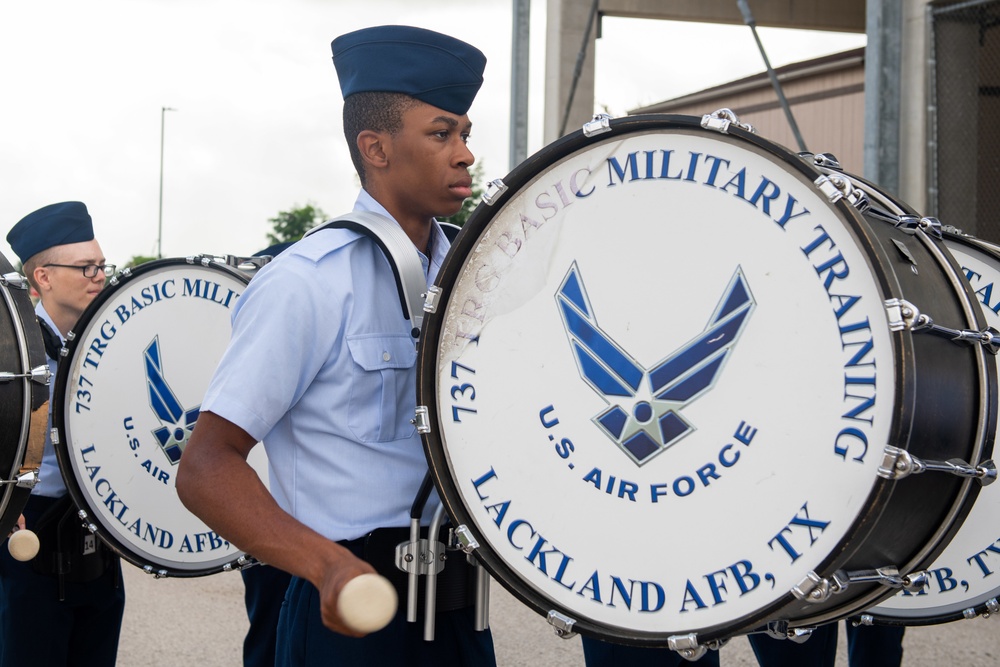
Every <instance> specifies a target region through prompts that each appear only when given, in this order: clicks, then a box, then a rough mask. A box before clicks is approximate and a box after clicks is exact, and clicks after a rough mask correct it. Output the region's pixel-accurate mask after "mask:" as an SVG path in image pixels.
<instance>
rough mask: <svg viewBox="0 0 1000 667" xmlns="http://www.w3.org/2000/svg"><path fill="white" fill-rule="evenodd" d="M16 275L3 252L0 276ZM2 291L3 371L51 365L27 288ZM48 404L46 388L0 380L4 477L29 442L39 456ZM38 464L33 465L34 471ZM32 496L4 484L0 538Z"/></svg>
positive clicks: (12, 474)
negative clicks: (3, 294)
mask: <svg viewBox="0 0 1000 667" xmlns="http://www.w3.org/2000/svg"><path fill="white" fill-rule="evenodd" d="M13 273H15V272H14V267H13V266H12V265H11V264H10V262H9V261H8V260H7V258H6V257H4V256H3V255H2V254H0V275H4V276H6V275H8V274H13ZM0 289H3V290H4V292H5V298H4V299H3V301H4V302H5V304H6V308H5V314H6V316H5V317H3V318H0V337H2V338H3V344H2V345H0V370H3V371H7V372H13V373H17V374H22V373H29V372H30V371H31V369H32V368H37V367H40V366H47V359H46V356H45V347H44V344H43V342H42V334H41V332H40V331H39V328H38V321H37V320H36V318H35V311H34V308H33V307H32V304H31V299H30V298H29V297H28V293H27V290H25V289H20V288H18V287H14V286H12V285H7V284H4V285H2V286H0ZM24 359H27V361H28V363H27V365H25V363H24ZM48 402H49V387H48V386H47V385H42V384H39V383H37V382H30V381H28V380H23V379H17V380H12V381H10V382H0V423H2V424H3V428H0V479H4V480H10V479H12V478H14V477H16V476H17V474H18V471H19V470H20V468H21V466H22V464H24V463H26V461H25V456H26V454H27V445H28V443H29V441H30V442H34V441H36V440H37V441H38V442H37V443H36V446H37V447H38V448H39V449H38V451H39V453H40V452H41V449H40V447H41V446H42V443H43V442H44V439H45V424H46V421H47V417H48ZM26 414H27V415H28V419H27V422H26V420H25V415H26ZM32 416H33V417H32ZM39 463H40V461H37V462H34V464H33V465H34V467H36V468H37V465H38V464H39ZM30 494H31V489H28V488H23V487H18V486H16V485H14V484H5V485H3V486H0V539H6V537H7V533H8V532H10V530H11V528H12V527H13V526H14V524H15V523H16V522H17V519H18V516H19V515H20V514H21V510H22V509H23V508H24V505H25V503H27V502H28V496H29V495H30Z"/></svg>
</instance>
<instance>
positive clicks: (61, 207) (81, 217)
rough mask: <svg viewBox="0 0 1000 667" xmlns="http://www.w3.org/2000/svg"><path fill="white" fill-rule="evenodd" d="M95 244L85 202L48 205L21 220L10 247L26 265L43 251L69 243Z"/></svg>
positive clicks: (9, 235)
mask: <svg viewBox="0 0 1000 667" xmlns="http://www.w3.org/2000/svg"><path fill="white" fill-rule="evenodd" d="M93 240H94V224H93V221H91V219H90V213H88V212H87V207H86V206H85V205H84V204H83V202H78V201H65V202H61V203H59V204H49V205H48V206H43V207H42V208H40V209H38V210H37V211H34V212H33V213H29V214H28V215H26V216H24V217H23V218H21V220H20V221H18V223H17V224H16V225H14V226H13V227H12V228H11V230H10V231H9V232H7V243H9V244H10V247H11V248H12V249H13V250H14V252H15V253H16V254H17V256H18V258H20V260H21V263H22V264H24V263H25V262H26V261H28V259H30V258H31V257H34V256H35V255H37V254H38V253H40V252H41V251H43V250H48V249H49V248H52V247H55V246H57V245H66V244H68V243H82V242H84V241H93Z"/></svg>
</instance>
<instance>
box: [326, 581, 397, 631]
mask: <svg viewBox="0 0 1000 667" xmlns="http://www.w3.org/2000/svg"><path fill="white" fill-rule="evenodd" d="M398 604H399V600H398V597H397V595H396V589H395V588H393V586H392V584H391V583H389V580H388V579H386V578H385V577H383V576H382V575H380V574H373V573H370V572H369V573H365V574H359V575H358V576H356V577H354V578H353V579H351V580H350V581H348V582H347V583H346V584H344V587H343V588H341V589H340V596H339V597H338V598H337V613H338V614H340V618H341V620H343V621H344V625H346V626H347V627H349V628H350V629H351V630H354V631H355V632H361V633H364V634H368V633H371V632H375V631H377V630H381V629H382V628H384V627H385V626H387V625H388V624H389V621H391V620H392V618H393V616H395V615H396V607H397V605H398Z"/></svg>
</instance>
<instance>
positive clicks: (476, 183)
mask: <svg viewBox="0 0 1000 667" xmlns="http://www.w3.org/2000/svg"><path fill="white" fill-rule="evenodd" d="M469 174H470V175H471V176H472V196H471V197H469V198H468V199H466V200H465V201H464V202H462V208H461V209H460V210H459V211H458V213H456V214H455V215H453V216H451V217H448V218H439V220H441V222H450V223H451V224H453V225H457V226H459V227H462V226H463V225H465V223H466V221H468V219H469V216H470V215H472V212H473V211H475V210H476V207H477V206H479V202H480V201H482V199H483V193H484V192H486V188H485V187H484V186H483V163H482V162H477V163H476V164H474V165H472V169H471V170H470V171H469Z"/></svg>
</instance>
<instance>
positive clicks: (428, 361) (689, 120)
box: [417, 114, 915, 645]
mask: <svg viewBox="0 0 1000 667" xmlns="http://www.w3.org/2000/svg"><path fill="white" fill-rule="evenodd" d="M610 126H611V128H612V129H613V130H614V132H613V133H609V134H606V135H598V136H596V137H593V138H587V137H585V136H584V133H583V132H582V131H581V130H578V131H576V132H574V133H572V134H570V135H567V136H565V137H563V138H561V139H559V140H557V141H556V142H554V143H552V144H550V145H549V146H546V147H545V148H543V149H542V150H540V151H539V152H537V153H535V154H534V155H533V156H531V157H530V158H528V160H526V161H525V162H523V163H522V164H520V165H519V166H518V167H516V168H515V169H514V170H513V171H512V172H511V173H510V174H509V175H508V176H507V177H505V178H504V179H503V181H504V184H505V185H507V189H506V190H505V191H504V192H503V193H502V194H500V195H499V196H498V197H497V198H496V199H495V201H494V202H493V204H492V205H491V206H489V207H487V205H486V204H480V205H479V207H477V209H476V211H474V212H473V215H472V216H471V217H470V219H469V221H467V223H466V225H465V226H464V227H463V229H462V231H461V233H460V234H459V235H458V237H457V238H456V240H455V242H454V243H453V244H452V247H451V249H450V250H449V253H448V256H447V258H446V260H445V262H444V264H443V265H442V267H441V270H440V272H439V273H438V278H437V285H439V286H440V285H452V284H454V283H455V281H456V279H457V277H458V275H459V272H460V271H461V269H462V264H463V262H464V258H465V257H467V256H468V254H469V253H470V251H471V250H472V249H473V248H474V247H475V245H476V243H477V241H478V239H479V238H480V237H481V235H482V234H483V233H484V232H485V230H486V229H487V227H488V226H489V224H490V222H491V221H492V219H493V217H494V215H493V214H492V213H490V212H488V211H490V210H493V211H499V210H500V209H502V208H503V206H504V205H505V204H506V203H507V202H508V201H509V200H510V199H511V198H512V197H513V196H514V195H515V194H517V193H519V192H520V191H521V189H522V188H523V187H525V186H526V185H527V184H528V183H529V182H530V181H531V180H532V179H533V178H534V177H535V176H536V175H537V173H538V170H537V167H546V166H551V165H553V164H555V163H556V162H558V161H559V160H562V159H564V158H566V157H568V156H569V155H571V154H573V153H575V152H577V151H582V150H585V149H587V148H588V147H589V146H591V145H592V144H595V143H600V142H601V141H603V140H606V139H613V140H617V139H621V138H623V137H625V136H627V135H629V134H633V133H636V132H641V131H643V130H646V129H650V128H655V129H677V130H681V131H691V130H693V131H695V132H697V133H702V132H703V131H704V130H703V129H702V127H701V118H700V117H694V116H682V115H672V114H646V115H637V116H629V117H625V118H620V119H611V120H610ZM728 134H730V135H733V136H735V137H736V138H737V139H742V140H745V141H746V142H748V143H749V144H751V145H752V146H753V147H754V148H755V149H756V150H759V151H763V152H765V153H768V154H770V155H772V156H774V157H775V158H777V159H780V160H781V161H782V162H784V163H785V164H787V165H791V167H792V169H793V170H794V171H798V172H799V173H800V174H801V175H802V176H803V177H804V178H806V179H807V180H809V181H814V180H815V179H816V178H817V177H819V176H821V175H822V172H820V171H819V170H818V169H817V168H815V167H814V166H813V165H812V164H809V163H807V162H806V161H805V160H804V159H802V158H801V157H800V156H797V155H795V154H794V153H792V152H790V151H788V150H787V149H785V148H784V147H782V146H780V145H778V144H775V143H774V142H771V141H769V140H767V139H765V138H763V137H760V136H758V135H756V134H753V133H752V132H747V131H745V130H743V129H741V128H739V127H737V126H735V125H734V126H731V127H730V128H729V131H728ZM711 136H714V135H711ZM830 206H831V207H832V208H833V209H836V210H837V212H838V213H839V215H840V217H841V218H842V219H843V220H845V222H844V225H845V228H847V229H848V231H849V232H850V233H852V234H853V235H854V236H855V237H856V239H857V245H858V246H859V248H860V249H861V250H862V251H863V254H864V255H865V257H866V260H867V262H868V265H869V268H870V269H871V274H872V277H873V281H874V283H875V284H876V285H877V287H878V289H879V290H881V293H882V294H884V295H890V294H900V293H901V292H902V289H901V287H900V286H899V284H898V282H897V280H896V278H895V275H894V274H893V273H892V272H891V271H889V270H888V269H887V268H884V267H888V266H891V264H890V262H889V261H888V258H887V254H886V251H885V249H884V248H883V247H882V245H881V243H880V242H879V240H878V239H877V238H874V235H873V232H872V231H871V229H870V225H869V223H868V221H867V220H865V219H864V218H863V217H862V216H861V215H860V214H859V213H858V212H857V211H856V209H855V208H854V207H853V206H850V205H849V204H848V203H846V202H845V201H844V200H843V199H841V200H840V201H837V202H834V203H832V204H831V205H830ZM876 262H877V264H878V265H877V266H876ZM449 297H450V293H448V292H447V291H446V290H441V294H440V297H439V301H438V303H437V304H436V310H435V312H434V313H429V314H428V315H427V316H426V317H425V320H424V325H423V331H422V334H421V340H422V343H423V344H422V345H421V346H420V351H419V354H418V361H417V373H418V401H417V402H418V405H421V406H424V407H426V409H427V410H428V420H429V425H430V426H431V431H430V432H429V433H428V434H424V435H423V438H422V439H423V444H424V452H425V455H426V457H427V459H428V462H429V464H430V470H431V474H432V477H433V479H434V483H435V485H436V487H437V490H438V493H439V496H440V498H441V500H442V502H443V503H444V504H445V507H446V509H447V510H448V512H449V515H450V516H451V517H452V519H453V521H454V522H456V524H461V523H467V524H469V525H470V526H475V527H477V529H478V524H477V523H476V522H474V521H472V518H471V512H469V511H468V509H467V508H466V507H465V505H464V503H462V502H459V500H460V494H458V493H457V489H456V487H455V484H454V482H453V481H452V479H451V475H450V473H449V475H447V476H446V475H445V474H444V473H445V472H446V471H448V468H449V466H448V462H447V453H446V452H445V449H444V446H443V444H442V442H441V440H440V439H439V436H438V433H439V432H440V430H439V419H438V412H437V407H436V399H435V393H434V392H435V382H436V378H435V374H436V347H435V346H431V345H429V344H428V342H429V341H434V342H435V343H436V342H437V340H438V338H439V336H440V333H441V330H442V326H441V324H442V322H441V320H442V315H441V314H442V313H443V312H444V311H445V310H446V306H447V303H448V300H449ZM889 337H890V340H891V342H892V345H893V355H894V361H895V364H896V367H897V368H898V369H903V368H912V367H913V363H914V362H913V357H914V354H913V349H912V341H911V340H910V339H909V337H907V336H903V335H902V334H901V333H899V332H893V333H890V336H889ZM432 348H433V349H432ZM896 375H897V377H896V378H895V379H894V384H895V391H896V395H897V397H900V399H902V398H904V397H905V398H906V399H907V400H906V401H904V409H902V410H900V411H898V412H897V414H894V415H893V416H892V418H891V424H890V427H889V431H888V432H889V436H890V439H891V440H892V441H895V442H909V439H910V437H911V434H910V432H909V421H910V420H909V418H907V415H902V414H900V413H901V412H905V411H908V410H911V409H912V408H911V406H910V403H912V399H913V396H914V391H915V390H914V379H913V375H914V374H913V373H912V372H902V371H900V372H897V374H896ZM891 489H892V487H891V483H889V482H887V481H885V480H882V479H877V480H875V481H874V482H873V486H872V491H871V494H870V496H869V501H870V502H869V504H868V505H869V506H872V507H875V508H878V509H881V508H883V507H884V506H885V505H886V504H887V503H888V501H889V496H890V495H891ZM878 513H879V512H876V513H875V514H876V515H877V514H878ZM876 524H877V519H876V518H873V517H872V516H871V515H866V516H860V517H855V520H854V522H853V524H852V526H851V528H852V529H856V530H855V531H854V532H851V533H850V534H851V535H852V537H854V536H856V537H858V538H859V539H858V544H857V545H855V547H856V548H860V547H861V546H862V545H863V543H864V538H866V536H867V535H869V534H870V533H871V532H872V531H873V530H874V528H875V526H876ZM834 551H836V550H834ZM852 552H853V550H848V551H844V552H838V553H834V552H831V553H830V554H828V555H827V556H826V557H825V558H824V560H823V561H822V562H821V563H820V564H819V565H818V566H817V568H816V571H817V572H823V573H828V574H832V572H833V571H834V570H836V569H837V568H836V567H835V565H836V564H837V563H840V562H843V561H845V560H847V559H848V558H849V556H850V554H851V553H852ZM476 556H477V558H479V560H480V561H481V562H482V563H483V564H484V565H485V566H486V568H487V570H489V571H490V573H491V574H492V575H493V576H494V578H496V579H497V580H498V581H499V582H500V583H501V584H502V585H503V586H504V587H505V588H506V589H507V590H508V591H509V592H510V593H511V594H512V595H514V596H515V597H516V598H518V599H519V600H521V602H523V603H525V604H526V605H528V606H529V607H531V608H532V609H534V610H535V611H537V612H538V613H540V614H542V615H544V614H545V613H546V612H547V611H548V610H549V609H555V610H557V611H559V612H560V613H567V612H568V613H569V615H570V616H571V617H572V616H574V615H575V614H576V612H575V611H573V610H569V609H565V608H562V607H561V606H560V605H556V604H554V603H553V602H552V601H551V600H549V599H548V598H547V597H546V596H545V595H543V594H541V593H540V592H539V591H538V590H537V589H535V588H534V587H533V586H531V585H530V584H528V583H527V582H525V581H524V580H522V579H520V577H518V576H516V573H515V572H514V571H513V570H512V569H511V568H509V566H508V565H507V564H506V563H505V562H504V561H503V560H502V559H500V558H499V557H498V556H497V554H496V553H495V552H494V551H493V550H492V548H489V547H488V546H486V547H483V546H481V547H480V548H479V549H477V551H476ZM872 588H874V587H872ZM525 590H527V591H528V592H527V593H525V592H524V591H525ZM888 594H889V593H887V594H884V595H882V596H881V597H885V596H886V595H888ZM797 603H798V601H797V600H796V599H795V598H794V597H793V596H792V595H791V593H790V592H789V593H786V594H784V595H782V596H781V597H779V598H778V599H776V600H775V601H774V602H773V603H771V604H769V605H765V606H764V607H761V608H759V609H757V610H755V611H754V612H753V613H751V614H749V615H747V616H745V617H742V618H740V619H737V620H736V621H734V623H731V624H724V625H718V626H712V627H706V628H703V629H701V630H699V632H698V637H699V641H701V640H703V639H704V640H706V641H713V640H717V639H727V638H729V637H731V636H734V635H736V634H741V633H743V632H747V631H749V630H752V629H754V628H755V627H757V626H758V625H759V623H761V622H764V621H765V620H769V619H773V618H775V614H774V613H775V612H777V611H780V610H783V609H787V608H789V607H791V606H794V605H795V604H797ZM849 613H851V610H844V612H843V613H842V614H840V616H839V618H843V617H845V616H847V615H848V614H849ZM575 620H576V624H575V626H574V629H575V630H580V631H581V632H583V633H584V634H590V635H593V636H596V637H599V638H610V639H612V640H614V641H618V642H623V643H628V644H636V645H664V644H665V642H666V639H667V634H666V633H663V632H656V633H650V632H638V631H625V630H623V629H621V628H618V627H615V626H608V625H606V624H603V623H598V622H592V621H590V620H589V619H585V618H576V619H575ZM737 625H738V627H734V626H737Z"/></svg>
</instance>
